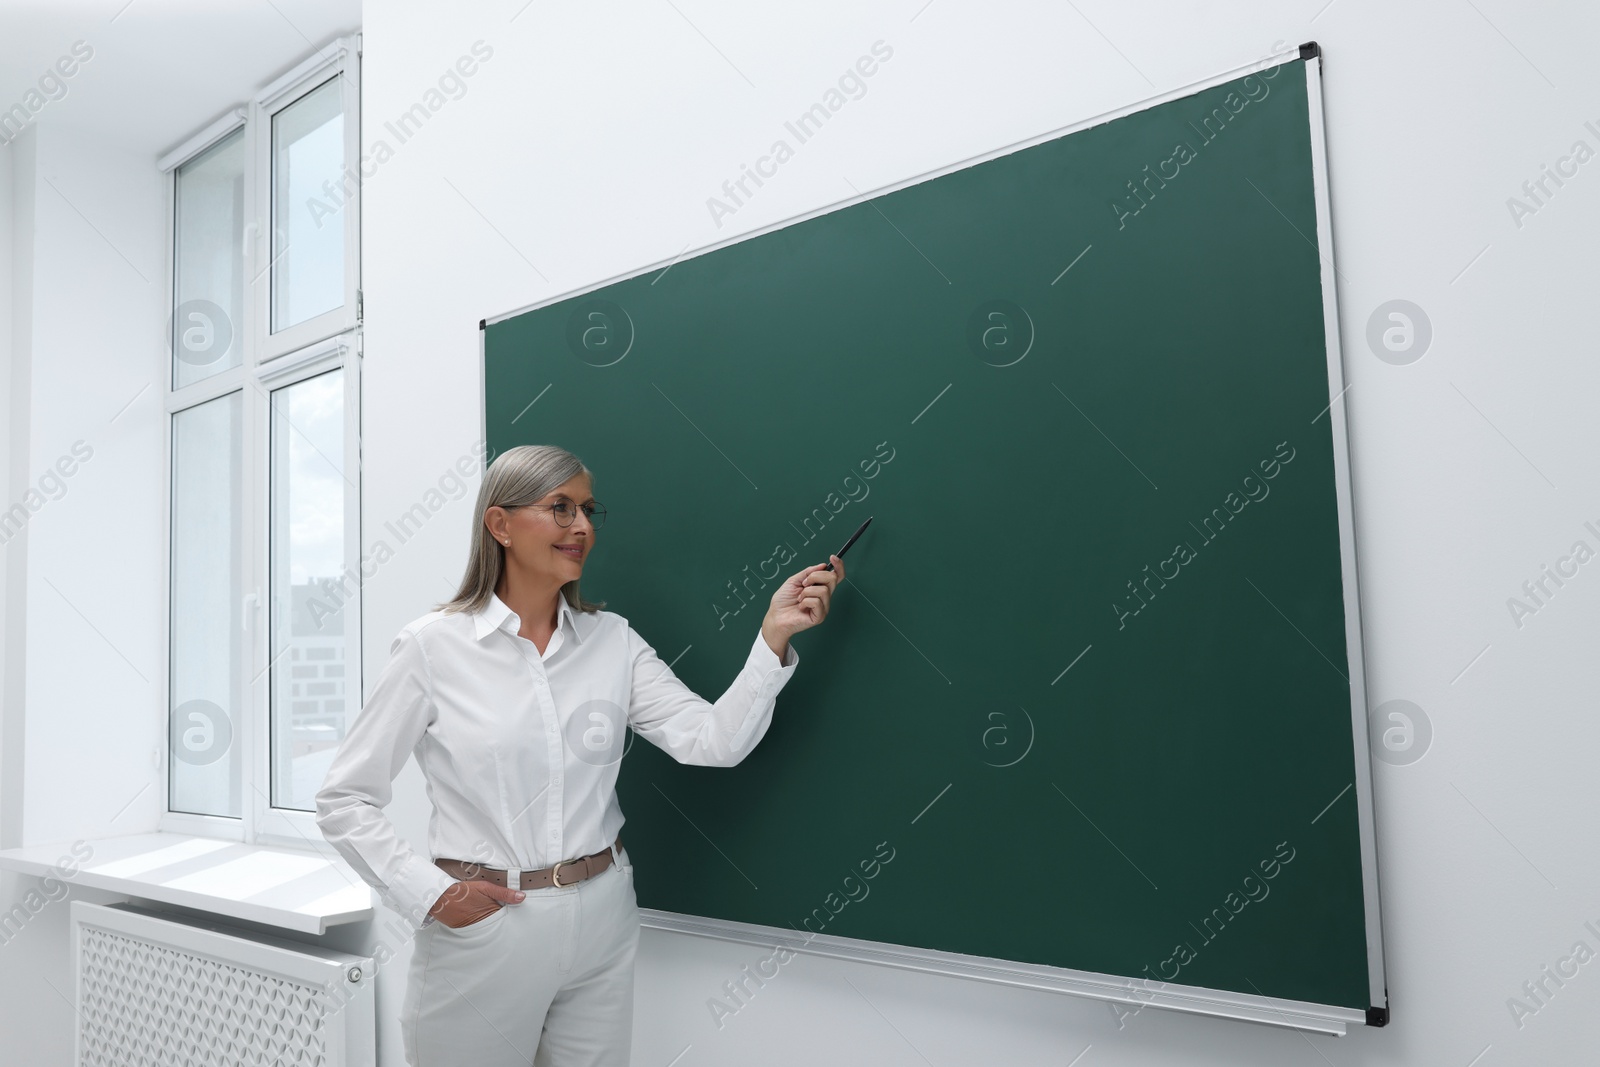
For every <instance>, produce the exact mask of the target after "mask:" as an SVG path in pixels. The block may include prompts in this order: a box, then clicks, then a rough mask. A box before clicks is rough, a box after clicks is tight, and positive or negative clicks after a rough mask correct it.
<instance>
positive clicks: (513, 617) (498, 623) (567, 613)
mask: <svg viewBox="0 0 1600 1067" xmlns="http://www.w3.org/2000/svg"><path fill="white" fill-rule="evenodd" d="M472 625H473V635H474V636H475V637H476V638H477V639H478V640H479V641H482V640H483V639H484V638H485V637H487V636H489V634H491V633H493V632H494V631H496V630H504V631H506V632H507V633H510V634H514V633H516V632H517V630H518V629H520V628H521V625H522V620H521V619H520V618H518V617H517V613H516V612H514V611H512V610H511V607H510V605H508V604H507V603H506V602H505V601H503V600H501V599H500V598H499V597H498V596H496V595H495V594H494V593H490V594H489V599H488V601H487V602H486V603H485V604H484V606H483V609H482V610H481V611H479V612H478V613H477V614H476V615H474V616H473V618H472ZM563 625H564V626H566V627H567V629H568V630H569V631H570V632H571V633H572V636H573V637H574V638H575V639H576V640H577V641H578V643H579V644H582V643H583V634H582V633H580V632H579V630H578V618H577V613H576V612H574V611H573V610H572V605H571V604H569V603H567V598H566V597H565V596H564V595H562V594H560V593H557V594H556V628H557V629H560V628H561V627H562V626H563Z"/></svg>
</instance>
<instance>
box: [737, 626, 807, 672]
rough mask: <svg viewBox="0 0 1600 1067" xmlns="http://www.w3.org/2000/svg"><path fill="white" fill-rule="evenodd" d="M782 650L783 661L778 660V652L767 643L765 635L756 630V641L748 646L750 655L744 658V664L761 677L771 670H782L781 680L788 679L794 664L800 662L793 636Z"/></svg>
mask: <svg viewBox="0 0 1600 1067" xmlns="http://www.w3.org/2000/svg"><path fill="white" fill-rule="evenodd" d="M784 652H785V653H786V655H785V656H784V659H783V661H782V662H779V660H778V654H777V653H776V652H774V651H772V646H771V645H769V644H767V638H766V635H765V634H763V633H762V632H761V631H760V630H757V631H756V641H755V644H753V645H751V646H750V655H749V656H748V657H746V658H745V666H746V667H750V668H753V669H754V670H755V671H756V673H757V674H759V675H760V676H762V677H763V678H764V677H766V676H767V675H768V674H770V673H771V672H773V671H783V672H785V673H784V675H783V680H784V681H788V680H789V675H791V674H793V673H794V667H795V665H796V664H797V663H799V662H800V653H799V652H797V651H795V647H794V639H793V638H790V640H789V646H788V647H787V648H785V649H784Z"/></svg>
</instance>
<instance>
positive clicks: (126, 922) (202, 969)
mask: <svg viewBox="0 0 1600 1067" xmlns="http://www.w3.org/2000/svg"><path fill="white" fill-rule="evenodd" d="M73 936H74V945H75V946H76V949H75V956H76V962H77V985H78V1034H77V1064H78V1067H280V1065H281V1067H371V1065H372V1064H373V1062H374V1052H375V1047H374V1046H375V1041H374V1037H375V1034H374V1031H373V1003H372V999H373V998H372V996H371V990H372V977H373V972H374V967H373V961H372V959H371V958H370V957H364V956H352V955H349V954H346V953H341V952H335V951H333V950H330V949H326V948H321V947H319V946H312V945H306V944H303V943H300V942H294V941H289V940H286V939H283V938H276V937H271V936H264V935H261V934H259V933H255V932H253V931H247V930H243V929H241V928H237V927H231V926H228V925H226V924H222V923H217V922H208V921H204V920H198V919H194V918H187V919H183V920H181V921H178V920H176V919H175V918H174V917H171V916H166V915H163V914H161V913H158V912H151V911H147V910H145V909H142V908H139V907H137V906H134V905H128V904H119V905H112V906H110V907H101V906H99V905H93V904H88V903H87V902H84V901H74V902H73Z"/></svg>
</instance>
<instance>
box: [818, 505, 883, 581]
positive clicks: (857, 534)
mask: <svg viewBox="0 0 1600 1067" xmlns="http://www.w3.org/2000/svg"><path fill="white" fill-rule="evenodd" d="M871 521H872V516H870V515H868V516H867V521H866V522H864V523H862V524H861V525H860V526H859V527H857V528H856V532H855V533H853V534H851V535H850V540H848V541H846V542H845V543H844V547H843V548H841V549H840V550H839V551H838V552H836V553H835V555H837V556H838V557H839V558H840V559H844V554H845V553H846V552H848V551H850V546H851V545H853V544H855V543H856V538H858V537H860V536H861V531H862V530H865V529H866V528H867V523H870V522H871ZM822 569H823V570H825V571H831V570H833V560H831V559H830V560H829V561H828V565H827V566H826V567H824V568H822Z"/></svg>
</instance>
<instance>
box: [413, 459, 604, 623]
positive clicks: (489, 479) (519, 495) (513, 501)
mask: <svg viewBox="0 0 1600 1067" xmlns="http://www.w3.org/2000/svg"><path fill="white" fill-rule="evenodd" d="M580 474H587V475H589V477H590V479H591V480H592V479H593V478H594V473H593V472H592V471H590V470H589V468H588V467H585V466H584V465H583V461H582V460H580V459H579V458H578V457H577V456H574V455H573V454H572V453H571V452H568V451H567V450H566V449H564V448H558V447H557V446H555V445H517V446H516V447H515V448H508V449H506V450H505V451H504V452H502V453H500V455H499V456H497V457H496V458H495V461H494V462H493V463H491V464H489V469H488V470H486V471H484V472H483V483H482V484H481V485H479V486H478V502H477V503H476V504H474V505H473V507H472V529H473V535H472V552H471V555H470V556H469V557H468V559H467V572H466V574H465V575H463V576H462V578H461V587H460V588H459V589H457V590H456V595H455V596H454V598H452V599H451V600H449V601H447V602H445V603H443V604H440V605H438V606H437V607H436V608H435V610H437V611H443V612H445V613H447V614H448V613H451V612H458V611H464V612H476V611H481V610H482V609H483V606H484V605H485V604H487V603H488V602H489V597H490V595H491V594H493V593H494V590H495V586H497V585H499V584H500V578H501V577H502V576H503V575H504V574H505V571H506V549H505V546H504V545H502V544H501V543H500V542H499V541H497V540H495V537H494V535H493V534H491V533H490V532H489V528H488V527H487V526H486V525H484V522H483V517H484V515H485V514H487V513H488V511H489V509H490V508H492V507H496V506H498V507H504V508H509V507H514V506H516V505H519V504H535V503H538V501H539V500H540V498H542V497H543V496H545V495H546V494H547V493H551V492H554V491H555V490H556V489H558V488H560V487H561V486H563V485H565V484H566V483H567V482H569V481H571V480H572V479H573V478H576V477H577V476H578V475H580ZM561 595H562V596H564V597H566V598H567V603H568V604H570V605H571V606H572V609H573V610H574V611H599V610H600V609H601V608H603V607H605V606H606V603H605V601H603V600H602V601H600V602H599V603H597V604H596V603H590V602H589V601H587V600H585V599H583V595H582V594H581V593H579V592H578V579H576V578H574V579H573V580H572V581H570V582H568V583H567V584H565V585H563V586H562V587H561Z"/></svg>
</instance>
